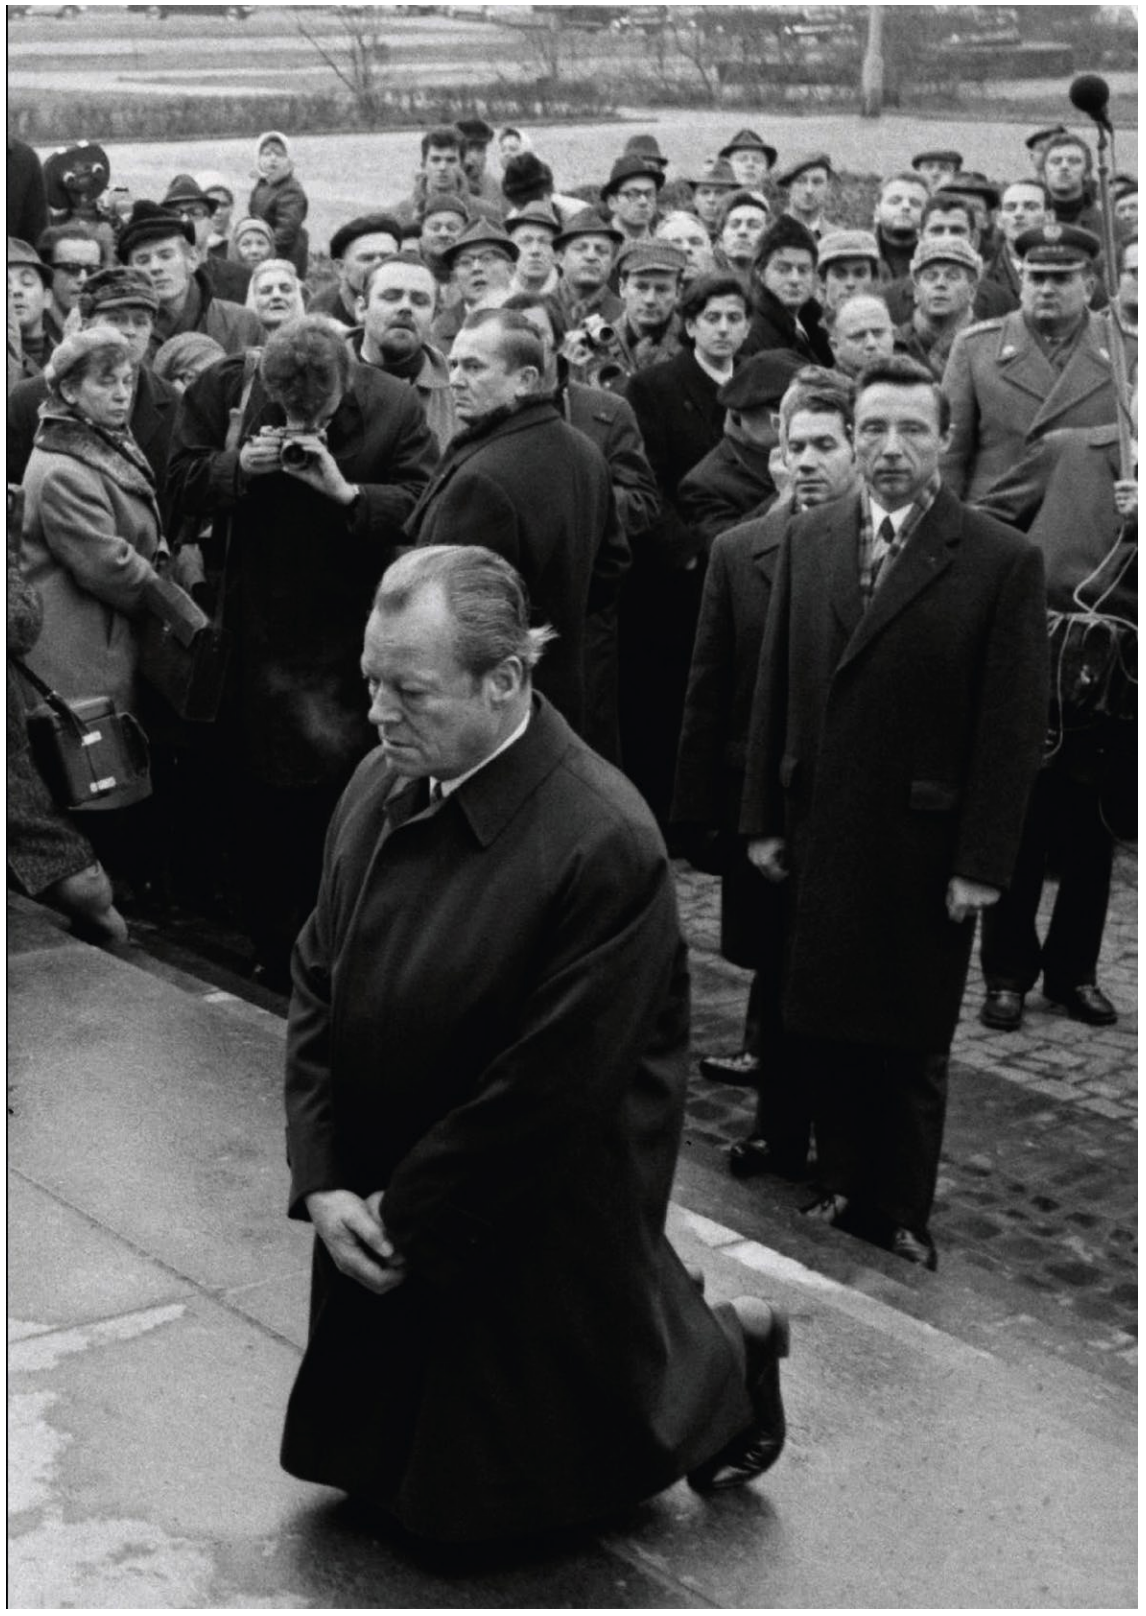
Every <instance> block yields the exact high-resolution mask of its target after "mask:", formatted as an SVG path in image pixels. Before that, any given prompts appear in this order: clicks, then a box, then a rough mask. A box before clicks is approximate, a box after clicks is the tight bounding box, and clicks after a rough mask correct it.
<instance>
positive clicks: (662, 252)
mask: <svg viewBox="0 0 1146 1616" xmlns="http://www.w3.org/2000/svg"><path fill="white" fill-rule="evenodd" d="M687 268H688V258H687V256H686V255H685V254H684V253H683V252H681V250H680V248H679V247H674V246H673V244H672V242H671V241H658V240H653V241H631V242H630V243H629V245H628V246H627V247H622V248H621V251H620V252H619V253H618V254H617V269H618V270H619V272H620V273H621V274H622V275H639V274H641V273H642V271H644V270H646V269H663V270H667V271H668V272H669V273H670V274H673V273H677V274H683V273H684V271H685V270H686V269H687Z"/></svg>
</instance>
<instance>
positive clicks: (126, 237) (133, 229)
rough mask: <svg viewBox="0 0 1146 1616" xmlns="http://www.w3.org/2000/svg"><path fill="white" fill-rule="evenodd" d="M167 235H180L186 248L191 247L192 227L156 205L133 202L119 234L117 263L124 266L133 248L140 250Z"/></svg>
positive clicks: (193, 236) (193, 235)
mask: <svg viewBox="0 0 1146 1616" xmlns="http://www.w3.org/2000/svg"><path fill="white" fill-rule="evenodd" d="M168 236H182V237H183V240H184V241H185V242H187V243H188V245H189V246H194V244H195V228H194V226H193V225H190V224H188V223H187V221H186V219H181V218H180V217H179V215H178V214H177V213H176V212H174V211H173V209H171V208H161V207H160V206H159V203H158V202H137V203H136V204H135V206H134V207H133V208H132V210H131V217H130V218H129V219H128V221H127V223H126V224H125V225H124V227H123V229H122V230H121V231H120V233H119V239H118V241H117V242H116V244H115V251H116V256H117V257H118V259H119V261H120V263H121V264H126V263H127V260H128V258H129V257H130V255H131V253H132V252H133V251H134V250H135V248H136V247H141V246H142V245H143V243H144V242H145V241H164V240H166V239H167V237H168Z"/></svg>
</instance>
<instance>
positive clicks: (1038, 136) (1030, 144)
mask: <svg viewBox="0 0 1146 1616" xmlns="http://www.w3.org/2000/svg"><path fill="white" fill-rule="evenodd" d="M1069 134H1070V130H1069V129H1068V128H1067V126H1066V124H1065V123H1052V124H1051V125H1050V126H1049V127H1048V128H1046V129H1035V130H1033V131H1032V133H1031V134H1029V135H1028V136H1027V138H1026V140H1024V141H1023V145H1024V146H1025V147H1026V148H1027V150H1028V151H1034V149H1035V147H1036V146H1041V145H1042V143H1043V141H1044V140H1049V139H1050V137H1051V136H1052V135H1069Z"/></svg>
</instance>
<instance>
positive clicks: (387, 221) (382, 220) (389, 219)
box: [330, 198, 469, 258]
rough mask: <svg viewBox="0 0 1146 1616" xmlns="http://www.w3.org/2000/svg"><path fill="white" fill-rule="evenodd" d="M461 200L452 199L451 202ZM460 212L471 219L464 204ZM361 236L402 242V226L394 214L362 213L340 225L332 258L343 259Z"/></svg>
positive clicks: (333, 238) (331, 249)
mask: <svg viewBox="0 0 1146 1616" xmlns="http://www.w3.org/2000/svg"><path fill="white" fill-rule="evenodd" d="M460 200H461V199H460V198H451V202H454V201H460ZM459 212H460V213H461V214H462V217H463V218H467V219H468V218H469V213H468V212H467V210H466V206H465V203H464V202H463V203H462V204H461V207H460V208H459ZM360 236H393V237H394V240H395V241H401V239H402V226H401V224H400V223H399V222H398V220H397V219H395V217H394V215H393V214H392V213H360V214H359V216H358V218H357V219H347V221H346V223H345V224H340V225H339V227H338V229H337V230H336V231H335V232H334V234H333V235H332V236H331V238H330V256H331V257H332V258H341V257H342V255H343V254H344V253H345V251H346V249H347V247H352V246H353V245H354V243H355V242H356V241H357V240H358V239H359V237H360Z"/></svg>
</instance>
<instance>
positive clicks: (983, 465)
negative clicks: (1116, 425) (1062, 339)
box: [940, 311, 1138, 502]
mask: <svg viewBox="0 0 1146 1616" xmlns="http://www.w3.org/2000/svg"><path fill="white" fill-rule="evenodd" d="M1109 342H1110V328H1109V325H1108V324H1107V321H1106V320H1105V319H1104V318H1103V317H1102V316H1100V315H1097V314H1088V315H1087V317H1086V327H1085V329H1084V330H1083V332H1082V335H1081V336H1080V337H1079V339H1078V342H1077V343H1076V344H1075V346H1074V349H1073V351H1072V352H1071V355H1070V357H1069V359H1068V360H1067V362H1066V364H1065V366H1064V367H1063V369H1062V370H1061V371H1059V370H1056V369H1055V367H1054V365H1052V364H1051V362H1050V360H1049V359H1048V358H1047V356H1046V354H1045V353H1044V352H1043V350H1042V348H1041V347H1040V346H1039V344H1038V341H1037V339H1036V337H1035V335H1034V332H1033V331H1032V330H1031V328H1030V326H1029V325H1028V324H1027V321H1026V317H1025V316H1024V315H1023V314H1022V313H1020V312H1018V311H1016V312H1015V313H1014V314H1006V315H1004V316H1003V318H1002V319H1001V320H984V321H983V322H982V323H981V324H979V325H973V326H968V328H967V330H966V331H961V332H960V333H959V335H958V336H957V337H956V338H955V342H954V344H953V345H952V348H951V357H950V358H949V359H948V361H947V369H946V370H945V372H944V374H943V391H944V392H945V393H946V394H947V397H948V398H949V399H950V401H951V439H950V443H949V445H948V447H947V449H946V451H945V452H944V454H943V456H942V459H941V461H940V466H941V469H942V472H943V481H944V482H945V483H946V484H947V486H948V487H949V488H950V489H951V490H952V491H953V492H954V493H956V494H959V495H961V496H962V497H963V498H965V499H968V500H971V501H973V502H974V501H977V500H979V499H980V498H981V496H982V495H983V494H985V493H986V491H987V489H988V488H990V487H991V485H992V484H993V483H995V482H997V481H998V480H999V478H1000V477H1001V476H1002V475H1003V474H1004V472H1007V471H1009V470H1010V469H1011V467H1012V466H1013V465H1014V464H1015V462H1016V461H1017V460H1021V459H1022V458H1023V456H1024V455H1025V454H1026V452H1027V450H1028V448H1029V447H1030V445H1031V444H1032V443H1033V442H1034V440H1035V439H1036V438H1039V437H1041V436H1042V435H1043V434H1044V433H1045V432H1050V431H1052V430H1058V429H1060V428H1062V427H1072V426H1106V425H1107V424H1108V423H1110V422H1112V421H1113V420H1114V418H1115V405H1114V382H1113V373H1112V370H1111V365H1110V349H1109ZM1137 359H1138V343H1137V341H1136V340H1135V339H1134V338H1133V337H1129V338H1127V339H1126V368H1127V372H1128V373H1129V371H1130V370H1131V369H1132V368H1133V366H1134V365H1135V364H1136V363H1137Z"/></svg>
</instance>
